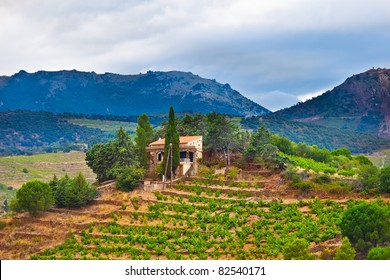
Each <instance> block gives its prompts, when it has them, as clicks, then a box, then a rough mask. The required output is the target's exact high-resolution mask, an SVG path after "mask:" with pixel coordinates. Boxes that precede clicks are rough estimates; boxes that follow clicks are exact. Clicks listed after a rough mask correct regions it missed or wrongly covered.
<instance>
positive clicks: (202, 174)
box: [198, 166, 213, 177]
mask: <svg viewBox="0 0 390 280" xmlns="http://www.w3.org/2000/svg"><path fill="white" fill-rule="evenodd" d="M211 174H213V172H212V171H211V169H210V168H208V167H206V166H202V167H200V168H199V169H198V176H200V177H207V176H209V175H211Z"/></svg>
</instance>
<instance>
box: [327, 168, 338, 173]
mask: <svg viewBox="0 0 390 280" xmlns="http://www.w3.org/2000/svg"><path fill="white" fill-rule="evenodd" d="M336 172H337V170H336V168H332V167H330V168H325V169H324V173H325V174H336Z"/></svg>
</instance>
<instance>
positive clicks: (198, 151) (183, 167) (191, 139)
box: [146, 136, 203, 176]
mask: <svg viewBox="0 0 390 280" xmlns="http://www.w3.org/2000/svg"><path fill="white" fill-rule="evenodd" d="M164 145H165V139H159V140H157V141H155V142H152V143H150V144H149V146H148V147H147V149H146V150H147V151H148V153H149V159H150V161H149V174H153V173H154V172H155V171H154V170H155V168H156V166H157V165H158V164H160V163H162V162H163V159H164ZM179 149H180V166H179V168H178V170H177V171H176V174H178V175H180V176H181V175H186V174H190V175H193V174H196V173H197V172H198V159H201V158H202V152H203V137H202V136H181V137H180V146H179Z"/></svg>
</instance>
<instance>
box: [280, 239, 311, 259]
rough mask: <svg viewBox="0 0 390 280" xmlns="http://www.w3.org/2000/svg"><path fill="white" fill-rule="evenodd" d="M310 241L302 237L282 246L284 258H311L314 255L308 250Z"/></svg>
mask: <svg viewBox="0 0 390 280" xmlns="http://www.w3.org/2000/svg"><path fill="white" fill-rule="evenodd" d="M309 245H310V243H309V242H308V241H306V240H304V239H295V240H293V241H292V242H290V243H288V244H286V245H285V246H284V248H283V258H284V259H285V260H313V259H314V255H312V254H310V251H309Z"/></svg>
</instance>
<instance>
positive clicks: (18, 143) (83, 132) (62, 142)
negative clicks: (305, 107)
mask: <svg viewBox="0 0 390 280" xmlns="http://www.w3.org/2000/svg"><path fill="white" fill-rule="evenodd" d="M108 139H109V136H108V135H107V134H106V133H104V132H103V131H101V130H100V129H96V128H88V127H85V126H79V125H75V124H72V123H70V122H68V120H67V119H65V118H64V117H62V116H59V115H55V114H53V113H48V112H31V111H8V112H0V155H15V154H33V153H38V152H53V151H69V150H71V149H73V150H74V149H76V150H80V149H83V148H86V145H85V144H88V145H89V146H90V145H93V144H96V143H99V142H105V141H107V140H108Z"/></svg>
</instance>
